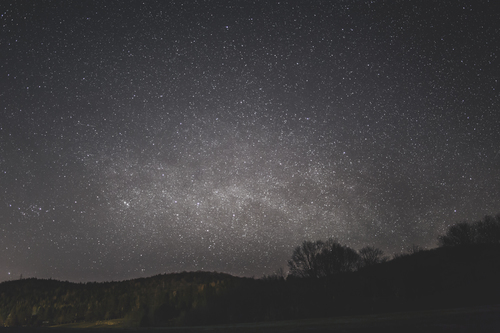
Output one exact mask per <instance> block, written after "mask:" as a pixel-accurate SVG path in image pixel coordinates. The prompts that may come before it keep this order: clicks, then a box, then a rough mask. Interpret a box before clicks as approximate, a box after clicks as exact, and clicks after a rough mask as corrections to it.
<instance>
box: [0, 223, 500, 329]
mask: <svg viewBox="0 0 500 333" xmlns="http://www.w3.org/2000/svg"><path fill="white" fill-rule="evenodd" d="M438 243H439V246H438V247H437V248H435V249H430V250H424V249H422V248H420V247H418V246H412V247H411V248H409V249H408V251H407V253H404V254H399V255H395V256H393V257H392V259H389V257H388V256H386V255H384V253H383V251H381V250H380V249H377V248H375V247H371V246H367V247H364V248H362V249H361V250H359V251H356V250H354V249H351V248H349V247H348V246H345V245H342V244H339V243H338V242H336V241H335V240H333V239H328V240H326V241H319V240H318V241H304V242H303V243H302V244H300V245H299V246H297V247H296V248H295V249H294V251H293V253H292V256H291V259H290V260H289V261H288V268H289V270H288V274H285V271H284V269H282V268H281V269H278V270H277V271H276V273H275V274H271V275H268V276H264V277H262V278H260V279H254V278H241V277H235V276H231V275H229V274H224V273H216V272H182V273H172V274H164V275H156V276H153V277H149V278H140V279H134V280H129V281H122V282H104V283H71V282H67V281H66V282H63V281H56V280H52V279H48V280H47V279H36V278H25V279H19V280H15V281H6V282H3V283H0V326H52V325H58V324H65V323H76V322H96V321H106V320H112V319H118V318H122V319H123V320H124V321H125V323H126V325H127V326H130V327H134V326H142V327H165V326H187V325H189V326H196V325H213V324H228V323H241V322H256V321H275V320H285V319H298V318H320V317H334V316H344V315H358V314H376V313H384V312H391V311H404V310H408V311H413V310H429V309H443V308H452V307H464V306H476V305H487V304H495V303H498V300H499V299H500V298H499V296H500V284H499V283H498V281H499V279H500V261H499V258H500V215H497V216H495V217H491V216H486V217H485V218H484V219H483V220H481V221H477V222H474V223H467V222H459V223H456V224H454V225H452V226H450V227H449V228H448V229H447V231H446V233H445V234H444V235H440V236H438Z"/></svg>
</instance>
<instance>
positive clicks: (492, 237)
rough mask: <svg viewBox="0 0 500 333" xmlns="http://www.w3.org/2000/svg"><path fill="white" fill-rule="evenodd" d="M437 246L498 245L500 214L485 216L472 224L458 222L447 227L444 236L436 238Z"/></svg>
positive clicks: (499, 240)
mask: <svg viewBox="0 0 500 333" xmlns="http://www.w3.org/2000/svg"><path fill="white" fill-rule="evenodd" d="M438 241H439V246H458V245H471V244H499V243H500V214H499V215H497V216H495V217H493V216H485V217H484V219H483V220H481V221H476V222H474V223H472V224H471V223H468V222H459V223H456V224H454V225H451V226H450V227H448V230H447V231H446V234H445V235H440V236H438Z"/></svg>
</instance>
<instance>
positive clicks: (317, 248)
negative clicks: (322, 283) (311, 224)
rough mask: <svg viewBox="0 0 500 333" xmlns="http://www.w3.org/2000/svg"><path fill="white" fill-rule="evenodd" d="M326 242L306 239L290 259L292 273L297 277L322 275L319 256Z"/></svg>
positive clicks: (289, 264)
mask: <svg viewBox="0 0 500 333" xmlns="http://www.w3.org/2000/svg"><path fill="white" fill-rule="evenodd" d="M324 245H325V243H324V242H322V241H315V242H311V241H304V242H303V243H302V245H300V246H297V247H296V248H295V249H294V250H293V254H292V259H290V260H289V261H288V267H289V269H290V275H292V276H295V277H303V278H306V277H310V278H316V277H319V276H320V269H319V263H318V256H319V254H320V253H321V250H322V249H323V247H324Z"/></svg>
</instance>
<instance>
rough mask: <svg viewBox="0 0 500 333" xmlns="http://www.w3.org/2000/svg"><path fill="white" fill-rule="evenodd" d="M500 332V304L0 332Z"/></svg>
mask: <svg viewBox="0 0 500 333" xmlns="http://www.w3.org/2000/svg"><path fill="white" fill-rule="evenodd" d="M68 331H70V332H78V333H84V332H90V331H91V332H93V333H96V332H99V331H110V332H114V333H122V332H129V333H130V332H137V333H142V332H151V333H156V332H158V333H159V332H165V333H201V332H214V333H215V332H225V333H229V332H235V333H250V332H264V333H270V332H277V333H289V332H290V333H292V332H293V333H299V332H300V333H302V332H315V333H318V332H500V304H499V305H493V306H481V307H472V308H458V309H445V310H431V311H416V312H396V313H387V314H377V315H366V316H349V317H336V318H322V319H306V320H289V321H277V322H260V323H248V324H235V325H221V326H203V327H173V328H128V327H125V322H124V320H122V319H118V320H110V321H102V322H97V323H94V324H68V325H60V326H56V327H44V328H0V332H19V333H24V332H26V333H28V332H39V333H45V332H56V333H57V332H68Z"/></svg>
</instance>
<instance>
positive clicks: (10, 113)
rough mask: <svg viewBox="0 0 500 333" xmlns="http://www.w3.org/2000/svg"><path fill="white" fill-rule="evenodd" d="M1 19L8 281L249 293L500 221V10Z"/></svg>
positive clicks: (449, 4)
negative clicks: (299, 274)
mask: <svg viewBox="0 0 500 333" xmlns="http://www.w3.org/2000/svg"><path fill="white" fill-rule="evenodd" d="M0 14H1V17H0V22H1V25H2V27H1V33H0V47H1V51H0V54H1V57H0V107H1V111H0V281H3V280H9V279H18V278H19V276H20V275H21V274H22V275H23V277H38V278H53V279H59V280H69V281H76V282H80V281H81V282H85V281H111V280H124V279H130V278H137V277H146V276H152V275H155V274H160V273H170V272H179V271H197V270H206V271H219V272H226V273H230V274H234V275H238V276H255V277H260V276H262V274H269V273H272V272H274V271H276V270H277V269H278V268H280V267H283V268H286V260H287V259H289V258H290V257H291V254H292V251H293V248H294V247H296V246H297V245H299V244H300V243H302V241H304V240H319V239H321V240H326V239H327V238H329V237H332V238H335V239H337V240H338V241H339V242H340V243H342V244H345V245H348V246H350V247H352V248H354V249H360V248H361V247H363V246H366V245H371V246H376V247H378V248H380V249H382V250H384V251H385V252H386V253H387V254H393V253H399V252H401V251H404V250H405V249H407V248H408V247H409V246H411V245H412V244H418V245H419V246H421V247H427V248H432V247H435V246H437V239H436V237H437V236H438V235H439V234H442V233H443V232H444V231H445V230H446V227H447V226H448V225H450V224H453V223H456V222H459V221H463V220H466V221H470V222H472V221H475V220H479V219H482V218H483V217H484V216H485V215H495V214H497V213H500V103H499V89H500V86H499V82H498V81H499V77H500V70H499V68H500V64H499V55H500V22H499V21H500V20H499V19H498V17H499V15H500V8H499V4H498V2H497V1H496V0H495V1H493V0H492V1H485V0H474V1H460V0H445V1H441V0H440V1H411V0H409V1H396V0H395V1H354V0H350V1H347V0H339V1H305V0H304V1H190V0H186V1H27V0H26V1H11V2H10V3H9V1H2V4H1V5H0Z"/></svg>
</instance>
